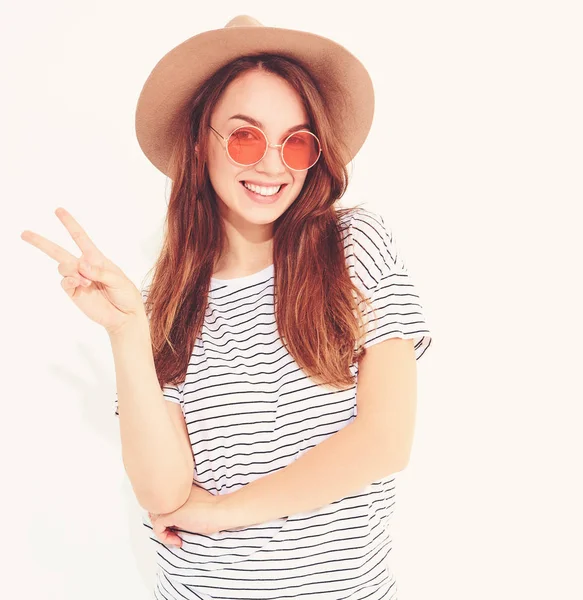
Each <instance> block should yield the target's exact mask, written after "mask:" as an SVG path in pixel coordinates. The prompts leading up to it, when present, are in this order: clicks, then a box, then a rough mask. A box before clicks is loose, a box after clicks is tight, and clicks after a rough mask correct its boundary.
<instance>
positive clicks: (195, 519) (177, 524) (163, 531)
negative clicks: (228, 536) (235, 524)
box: [148, 485, 221, 546]
mask: <svg viewBox="0 0 583 600" xmlns="http://www.w3.org/2000/svg"><path fill="white" fill-rule="evenodd" d="M219 499H220V496H215V495H214V494H211V493H210V492H207V491H206V490H205V489H203V488H201V487H199V486H197V485H193V486H192V488H191V490H190V496H189V497H188V500H187V501H186V502H185V503H184V504H183V505H182V506H181V507H180V508H178V509H177V510H175V511H173V512H171V513H164V514H161V515H157V514H154V513H150V512H149V513H148V515H149V517H150V521H151V522H152V525H153V528H154V533H155V534H156V537H157V538H158V539H159V540H160V541H162V542H163V543H164V544H167V545H175V546H182V538H181V537H180V536H179V535H178V533H177V532H175V531H173V528H175V529H183V530H184V531H188V532H191V533H201V534H204V535H211V534H213V533H218V532H219V531H221V523H220V521H221V519H220V512H219V506H218V504H219Z"/></svg>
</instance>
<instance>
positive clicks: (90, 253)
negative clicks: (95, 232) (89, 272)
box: [55, 207, 101, 260]
mask: <svg viewBox="0 0 583 600" xmlns="http://www.w3.org/2000/svg"><path fill="white" fill-rule="evenodd" d="M55 214H56V215H57V217H59V219H60V220H61V223H63V225H64V226H65V227H66V228H67V231H68V232H69V233H70V234H71V237H72V238H73V241H74V242H75V243H76V244H77V246H79V249H80V250H81V251H82V252H83V255H84V256H86V257H87V258H90V259H93V260H94V259H95V258H97V256H98V255H100V254H101V253H100V252H99V249H98V248H97V246H96V245H95V244H94V243H93V242H92V241H91V238H90V237H89V236H88V235H87V233H86V232H85V230H84V229H83V227H81V225H79V223H77V221H76V220H75V219H74V218H73V216H72V215H71V214H70V213H69V212H67V211H66V210H65V209H64V208H61V207H59V208H57V210H55Z"/></svg>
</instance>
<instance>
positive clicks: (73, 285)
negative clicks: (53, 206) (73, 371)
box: [20, 208, 145, 335]
mask: <svg viewBox="0 0 583 600" xmlns="http://www.w3.org/2000/svg"><path fill="white" fill-rule="evenodd" d="M55 214H56V215H57V217H58V218H59V219H60V221H61V222H62V223H63V225H64V226H65V228H66V229H67V231H68V232H69V233H70V235H71V237H72V238H73V241H74V242H75V244H77V246H78V247H79V249H80V250H81V257H80V258H77V257H76V256H73V255H72V254H71V253H70V252H68V251H67V250H65V249H64V248H61V246H59V245H58V244H55V243H54V242H51V241H50V240H47V239H46V238H44V237H43V236H42V235H39V234H37V233H34V232H32V231H28V230H26V231H23V232H22V234H21V236H20V237H21V238H22V239H23V240H24V241H25V242H28V243H30V244H32V245H33V246H36V247H37V248H38V249H39V250H42V251H43V252H44V253H45V254H47V255H48V256H50V257H51V258H53V259H54V260H56V261H57V263H58V271H59V273H60V274H61V275H62V276H63V279H62V280H61V286H62V287H63V289H64V290H65V291H66V292H67V295H68V296H69V298H71V300H73V302H74V303H75V304H76V305H77V306H78V307H79V308H80V309H81V310H82V311H83V312H84V313H85V314H86V315H87V316H88V317H89V318H90V319H91V320H93V321H95V322H96V323H99V325H103V327H105V329H106V330H107V332H108V333H109V334H110V335H111V334H114V333H117V332H118V331H120V330H121V329H122V328H123V327H124V325H126V324H127V323H128V322H129V321H130V320H132V319H133V318H134V317H136V316H139V315H144V314H145V310H144V303H143V300H142V295H141V293H140V291H139V290H138V288H137V287H136V286H135V285H134V284H133V283H132V281H130V280H129V279H128V278H127V277H126V275H125V274H124V273H123V272H122V270H121V269H120V268H119V267H118V266H117V265H115V264H114V263H113V262H111V261H110V260H109V259H108V258H106V257H105V256H104V255H103V253H102V252H101V251H100V250H99V249H98V248H97V246H96V245H95V244H94V243H93V242H92V241H91V239H90V238H89V236H88V235H87V234H86V233H85V231H84V229H83V228H82V227H81V225H79V223H77V221H76V220H75V219H74V218H73V217H72V216H71V215H70V214H69V213H68V212H67V211H66V210H65V209H64V208H57V210H55ZM84 263H87V265H89V267H86V266H85V264H84Z"/></svg>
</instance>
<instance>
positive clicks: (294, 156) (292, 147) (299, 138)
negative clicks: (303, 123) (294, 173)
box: [283, 131, 320, 170]
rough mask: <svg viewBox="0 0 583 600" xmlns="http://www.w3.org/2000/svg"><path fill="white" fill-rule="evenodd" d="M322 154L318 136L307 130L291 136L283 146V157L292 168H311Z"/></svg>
mask: <svg viewBox="0 0 583 600" xmlns="http://www.w3.org/2000/svg"><path fill="white" fill-rule="evenodd" d="M319 156H320V142H319V141H318V138H317V137H316V136H314V135H312V134H311V133H308V132H306V131H298V132H297V133H294V134H293V135H292V136H290V137H289V138H288V139H287V141H286V142H285V144H284V146H283V158H284V160H285V162H286V163H287V165H288V167H291V168H292V169H298V170H302V169H309V168H310V167H311V166H312V165H314V164H315V163H316V161H317V160H318V157H319Z"/></svg>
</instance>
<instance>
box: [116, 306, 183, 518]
mask: <svg viewBox="0 0 583 600" xmlns="http://www.w3.org/2000/svg"><path fill="white" fill-rule="evenodd" d="M109 337H110V342H111V347H112V350H113V358H114V363H115V375H116V385H117V397H118V412H119V419H120V435H121V446H122V459H123V463H124V467H125V470H126V473H127V475H128V477H129V480H130V482H131V484H132V488H133V490H134V493H135V495H136V498H137V500H138V503H139V504H140V505H141V506H142V507H143V508H144V509H146V510H148V511H151V512H154V513H164V512H170V511H171V510H174V508H175V507H176V506H179V505H181V504H182V503H183V502H185V501H186V499H187V498H188V495H189V493H190V489H191V486H192V474H193V470H194V462H193V457H192V453H189V454H187V453H186V452H185V449H184V447H183V445H181V444H180V440H181V438H180V437H179V435H178V434H177V432H176V430H175V426H174V423H173V422H172V420H171V418H170V414H169V413H168V409H167V404H166V403H167V401H166V400H165V399H164V396H163V393H162V389H161V388H160V384H159V382H158V378H157V376H156V369H155V365H154V357H153V355H152V346H151V339H150V329H149V323H148V320H147V317H146V315H145V314H144V315H143V317H140V318H139V319H138V318H136V320H135V321H134V322H132V323H131V324H128V326H127V327H125V328H124V330H123V331H121V332H119V333H116V334H111V335H110V336H109Z"/></svg>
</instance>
